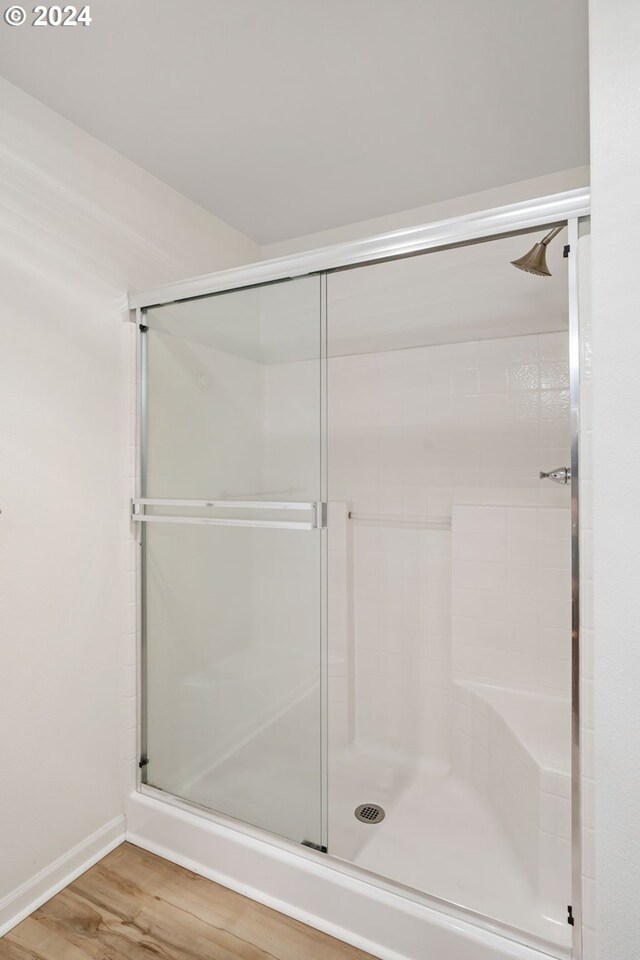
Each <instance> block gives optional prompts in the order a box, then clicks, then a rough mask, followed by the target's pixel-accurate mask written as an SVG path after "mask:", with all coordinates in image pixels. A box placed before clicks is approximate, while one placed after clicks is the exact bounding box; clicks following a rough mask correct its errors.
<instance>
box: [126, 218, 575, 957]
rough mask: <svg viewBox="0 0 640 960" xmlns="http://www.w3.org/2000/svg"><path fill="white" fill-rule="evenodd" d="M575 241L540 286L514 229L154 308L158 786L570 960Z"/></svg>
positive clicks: (148, 548) (147, 355)
mask: <svg viewBox="0 0 640 960" xmlns="http://www.w3.org/2000/svg"><path fill="white" fill-rule="evenodd" d="M558 222H559V221H558V220H557V219H554V220H552V221H548V220H547V221H545V222H544V223H542V225H541V226H538V225H536V228H535V229H536V231H537V230H539V231H540V232H542V231H543V230H548V228H549V226H550V225H553V224H556V225H557V224H558ZM577 224H578V221H577V220H570V221H569V222H568V230H567V233H566V234H565V239H567V240H569V241H570V243H569V244H567V246H566V247H563V245H562V240H559V241H558V242H557V244H556V246H555V247H553V248H551V250H550V267H551V270H552V274H553V276H552V277H551V278H550V279H547V280H545V281H540V279H539V278H528V277H526V276H525V275H523V274H521V273H520V272H518V271H515V270H513V268H512V267H511V264H510V261H512V260H513V259H514V258H516V257H517V256H518V255H519V254H520V253H521V252H522V249H523V248H526V246H527V244H528V243H529V241H530V238H528V237H527V236H526V235H523V233H522V232H518V231H516V230H511V231H505V232H503V233H498V234H497V235H496V234H494V235H492V236H487V235H485V236H483V237H482V238H481V239H482V242H479V243H466V242H464V241H461V242H458V243H451V244H449V245H448V246H446V247H444V246H442V245H439V244H438V243H435V242H434V249H433V250H428V249H425V250H423V251H410V255H403V254H400V255H398V256H395V257H394V256H389V257H386V256H382V259H381V261H380V262H376V263H374V262H368V261H367V259H366V256H363V258H362V259H361V260H360V261H358V262H356V261H354V262H353V263H351V264H348V265H347V266H348V267H349V269H346V270H343V269H341V267H340V266H339V265H338V266H335V267H332V266H330V265H324V266H320V267H319V269H318V272H310V273H305V274H304V275H300V276H295V277H291V276H287V277H282V274H281V275H280V276H277V275H276V277H275V278H274V279H268V282H262V279H259V280H256V281H254V282H253V283H251V285H246V286H245V285H243V283H242V282H238V283H237V284H235V285H230V286H229V287H228V288H227V287H225V288H224V289H222V290H220V292H218V291H216V290H215V287H214V289H213V290H212V291H209V290H203V291H198V292H194V294H193V296H190V295H187V296H182V295H178V296H172V297H171V298H169V297H167V300H168V302H164V300H162V299H161V298H162V291H158V292H157V293H156V294H154V299H153V301H152V302H151V301H147V303H146V304H143V305H141V306H140V307H139V309H138V312H137V320H138V324H139V329H140V335H139V344H140V398H141V400H140V416H139V435H138V439H139V449H140V458H139V471H138V478H137V489H136V496H135V498H134V500H133V507H132V509H133V519H134V520H135V521H136V522H137V530H138V533H139V537H138V539H139V543H140V547H141V565H140V586H141V591H140V600H141V603H140V609H141V625H140V643H141V651H140V652H141V657H140V660H141V687H142V689H141V723H140V758H139V763H140V768H141V781H142V791H143V792H147V794H150V795H153V796H156V797H159V796H160V794H164V796H165V798H166V799H169V800H170V802H173V803H176V802H181V801H183V802H186V803H187V804H188V805H190V806H192V807H194V806H195V807H198V808H199V809H200V811H201V812H202V813H206V814H207V815H208V816H210V817H212V818H214V819H215V820H217V821H218V822H223V823H226V825H227V826H231V827H234V828H235V829H240V830H244V831H245V832H246V831H247V830H248V831H249V832H250V833H252V834H253V835H254V836H258V837H260V836H261V835H260V834H259V833H258V834H256V832H255V830H256V828H257V830H258V831H266V834H268V835H269V837H271V838H278V842H280V841H284V842H285V844H284V845H285V847H287V848H288V849H289V850H291V844H292V843H293V844H295V845H304V846H306V847H307V848H310V850H311V851H317V852H321V853H324V854H327V857H326V859H328V860H330V861H331V864H332V866H333V867H334V869H337V870H341V871H347V872H350V873H352V874H355V875H356V876H359V877H361V878H363V879H365V880H366V881H367V882H368V883H371V884H374V885H376V886H378V887H383V888H385V889H388V890H391V891H393V892H396V893H397V892H400V893H401V894H402V896H404V897H408V898H409V899H413V900H416V901H417V902H419V903H427V904H428V905H430V906H431V907H433V906H435V907H436V908H437V909H440V910H443V911H445V912H449V913H453V915H454V916H456V917H460V916H461V917H463V918H465V919H467V920H469V919H470V920H471V921H472V922H476V923H479V924H480V925H481V926H482V925H483V924H484V925H485V926H486V925H487V924H488V927H489V929H493V930H496V929H498V930H500V932H501V935H502V936H506V937H507V938H508V939H513V940H516V941H520V942H523V943H528V944H530V945H533V946H534V947H535V949H542V950H543V952H546V953H548V954H550V955H555V956H565V955H566V953H567V949H568V947H569V944H570V943H571V940H572V933H573V934H574V937H575V936H576V935H575V932H574V930H575V928H574V926H573V924H574V922H575V921H576V918H579V910H580V902H579V882H580V843H579V838H580V798H579V774H580V756H579V712H578V699H577V697H578V693H577V691H578V687H577V677H578V653H579V632H578V628H579V622H578V609H579V596H578V566H577V560H578V525H577V519H578V509H577V508H578V476H577V467H578V458H577V437H578V431H577V412H578V388H579V379H578V372H579V353H580V344H579V339H578V328H577V308H576V302H577V300H576V289H577V280H576V278H577V273H576V271H577V266H576V261H573V260H571V259H569V258H567V256H566V253H567V252H568V251H569V250H571V251H572V252H575V250H576V248H577V238H578V226H577ZM565 225H567V222H566V221H565ZM563 229H564V227H563ZM532 230H533V228H532V227H528V228H526V229H525V231H524V233H525V234H526V233H530V232H531V231H532ZM383 248H384V250H386V245H385V244H383ZM383 252H384V251H383ZM416 252H417V253H428V254H429V255H428V256H422V255H420V256H417V255H413V254H414V253H416ZM563 252H564V254H565V255H564V256H563ZM336 256H337V254H336ZM260 271H262V273H260ZM260 271H257V270H254V273H253V274H252V276H253V275H257V276H259V277H260V278H261V277H262V276H263V275H264V274H268V269H267V268H266V266H265V265H260ZM238 273H240V271H238ZM225 279H226V278H225ZM239 279H240V280H241V279H242V278H239ZM223 282H224V280H221V281H220V284H222V283H223ZM569 468H570V469H569ZM562 470H564V474H563V475H564V478H565V480H566V481H567V482H566V483H553V482H551V480H550V479H549V473H550V472H551V473H553V472H556V473H558V472H559V474H561V473H562ZM543 474H544V475H545V476H546V479H544V480H543V479H541V478H542V476H543ZM572 618H573V620H572ZM182 805H183V806H184V804H182ZM266 834H265V835H263V836H262V839H268V837H267V836H266ZM280 845H281V846H282V843H280ZM297 849H298V850H299V846H298V847H297ZM305 855H306V856H307V857H308V856H311V857H312V858H313V859H315V854H313V853H311V852H308V853H307V854H305ZM320 859H321V858H320ZM569 904H571V907H570V908H569V911H568V914H567V907H568V905H569ZM574 942H575V941H574ZM563 951H564V953H563Z"/></svg>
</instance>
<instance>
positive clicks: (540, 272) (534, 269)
mask: <svg viewBox="0 0 640 960" xmlns="http://www.w3.org/2000/svg"><path fill="white" fill-rule="evenodd" d="M561 230H564V226H562V227H554V228H553V230H549V233H548V234H547V235H546V236H545V237H543V238H542V240H540V242H539V243H536V245H535V246H534V247H532V248H531V250H529V253H525V255H524V257H520V259H519V260H512V261H511V263H512V264H513V265H514V267H517V268H518V270H524V271H525V272H526V273H533V274H534V276H536V277H550V276H551V271H550V270H549V267H548V266H547V246H548V244H550V243H551V241H552V240H553V238H554V237H557V236H558V234H559V233H560V231H561Z"/></svg>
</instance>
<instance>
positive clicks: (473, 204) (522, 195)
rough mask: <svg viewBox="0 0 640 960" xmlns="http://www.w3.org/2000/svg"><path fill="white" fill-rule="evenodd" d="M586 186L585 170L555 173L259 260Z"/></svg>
mask: <svg viewBox="0 0 640 960" xmlns="http://www.w3.org/2000/svg"><path fill="white" fill-rule="evenodd" d="M588 185H589V167H575V168H574V169H571V170H561V171H559V172H558V173H551V174H548V175H547V176H544V177H536V178H535V179H533V180H523V181H521V182H520V183H510V184H506V185H505V186H503V187H496V188H494V189H493V190H483V191H482V192H481V193H473V194H469V195H467V196H464V197H454V198H453V199H451V200H443V201H442V202H441V203H432V204H429V205H428V206H424V207H414V208H413V209H412V210H402V211H401V212H400V213H393V214H389V215H388V216H385V217H375V218H374V219H373V220H362V221H360V222H359V223H351V224H348V225H346V226H343V227H336V228H335V229H334V230H323V231H321V232H320V233H313V234H309V235H308V236H306V237H295V238H294V239H292V240H283V241H281V242H280V243H270V244H267V245H266V246H263V247H262V259H263V260H269V259H270V258H271V257H284V256H287V255H288V254H290V253H297V252H299V251H302V250H314V249H315V248H316V247H325V246H329V245H330V244H332V243H343V242H346V241H348V240H357V239H359V238H360V237H372V236H375V235H376V234H378V233H386V232H387V231H391V230H401V229H403V228H404V227H416V226H420V225H421V224H424V223H431V222H432V221H435V220H445V219H448V218H449V217H459V216H463V215H464V214H466V213H474V212H477V211H480V210H490V209H492V208H493V207H500V206H502V205H503V204H506V203H517V202H518V201H520V200H533V199H535V198H536V197H546V196H549V195H550V194H553V193H561V192H562V191H563V190H575V189H577V188H578V187H587V186H588Z"/></svg>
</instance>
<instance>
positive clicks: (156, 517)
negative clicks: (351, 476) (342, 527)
mask: <svg viewBox="0 0 640 960" xmlns="http://www.w3.org/2000/svg"><path fill="white" fill-rule="evenodd" d="M145 507H182V508H185V509H193V508H198V507H199V508H201V509H202V508H203V507H213V508H215V509H217V510H282V511H288V510H296V511H306V512H307V513H309V514H310V517H309V519H308V520H284V519H283V520H259V519H257V518H256V519H252V518H250V517H202V516H199V517H196V516H189V515H186V516H185V515H182V514H176V515H173V514H171V515H169V514H148V513H145ZM131 519H132V520H135V521H138V522H140V523H199V524H207V525H209V526H213V527H266V528H270V529H281V530H319V529H321V528H323V527H325V526H326V504H324V503H322V502H319V503H318V502H314V501H307V502H301V501H299V500H292V501H283V500H174V499H160V498H154V497H139V498H137V499H134V500H132V501H131Z"/></svg>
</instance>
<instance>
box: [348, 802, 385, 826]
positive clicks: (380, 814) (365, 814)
mask: <svg viewBox="0 0 640 960" xmlns="http://www.w3.org/2000/svg"><path fill="white" fill-rule="evenodd" d="M355 814H356V820H361V821H362V823H380V821H381V820H384V810H383V809H382V807H379V806H378V805H377V804H376V803H361V804H360V806H359V807H356V809H355Z"/></svg>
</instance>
